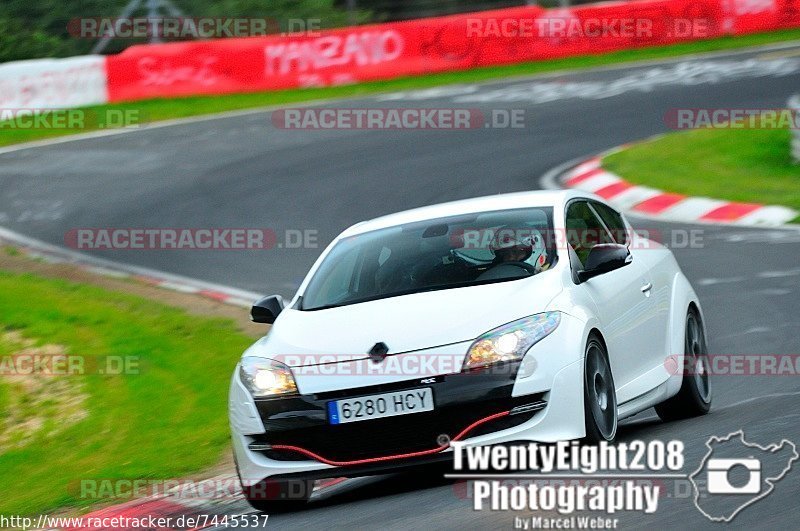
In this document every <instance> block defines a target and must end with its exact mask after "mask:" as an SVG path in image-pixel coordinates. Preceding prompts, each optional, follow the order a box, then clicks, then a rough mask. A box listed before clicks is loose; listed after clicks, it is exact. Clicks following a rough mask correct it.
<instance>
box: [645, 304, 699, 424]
mask: <svg viewBox="0 0 800 531" xmlns="http://www.w3.org/2000/svg"><path fill="white" fill-rule="evenodd" d="M685 335H686V337H685V340H684V356H685V357H684V365H683V383H682V384H681V389H680V391H678V394H677V395H675V396H673V397H672V398H670V399H668V400H665V401H664V402H662V403H660V404H658V405H657V406H656V413H658V416H659V417H661V420H665V421H669V420H678V419H685V418H689V417H696V416H699V415H705V414H706V413H708V411H709V410H710V409H711V387H710V386H709V381H708V349H707V347H706V338H705V334H704V333H703V326H702V323H701V321H700V314H699V313H698V312H697V310H696V309H695V308H690V309H689V311H688V312H687V314H686V333H685Z"/></svg>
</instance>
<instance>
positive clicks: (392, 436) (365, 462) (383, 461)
mask: <svg viewBox="0 0 800 531" xmlns="http://www.w3.org/2000/svg"><path fill="white" fill-rule="evenodd" d="M565 317H566V318H563V319H562V323H561V325H560V326H559V328H558V329H556V331H555V332H553V333H552V334H551V335H549V336H548V337H546V338H544V339H543V340H542V341H541V342H540V343H538V344H537V345H535V346H534V347H533V348H532V349H531V350H530V351H529V352H528V354H526V356H525V359H523V360H522V361H521V362H519V361H518V362H512V363H505V364H500V365H496V366H492V367H491V368H488V369H482V370H475V371H469V372H460V373H453V374H445V375H438V376H435V377H432V378H413V379H402V380H399V381H394V382H383V383H380V384H376V385H371V386H363V387H357V388H348V389H343V390H330V391H325V392H317V393H306V394H301V395H295V396H292V397H283V398H274V399H266V400H256V401H253V400H252V399H251V398H250V395H249V393H248V392H247V391H246V390H245V389H244V387H243V386H242V384H241V382H240V381H239V379H238V377H237V376H236V375H234V378H233V381H232V386H231V427H232V435H233V448H234V456H235V459H236V463H237V467H238V470H239V475H240V477H241V479H242V483H243V484H244V485H245V486H249V485H254V484H256V483H258V482H259V481H262V480H264V479H265V478H268V477H273V478H275V477H286V478H305V479H319V478H325V477H355V476H360V475H369V474H376V473H382V472H386V471H390V470H396V469H399V468H405V467H411V466H416V465H420V464H424V463H429V462H431V461H440V460H447V459H449V458H450V455H451V449H450V448H449V447H448V444H447V442H449V441H451V440H454V439H457V440H461V441H464V442H466V443H468V444H501V443H508V442H525V441H541V442H553V441H557V440H569V439H575V438H579V437H582V436H583V435H584V425H583V423H584V421H583V391H582V389H583V387H582V378H583V360H582V356H579V355H576V354H575V353H576V352H579V349H581V348H582V345H579V344H575V341H574V338H575V337H576V336H577V337H581V335H582V334H583V330H582V328H581V326H582V323H580V322H579V321H578V320H577V319H574V318H571V317H568V316H565ZM529 357H530V358H529ZM531 363H532V366H533V367H535V370H533V371H532V372H531V371H526V370H525V369H522V370H520V368H521V367H522V366H528V367H530V366H531V365H530V364H531ZM526 364H527V365H526ZM424 387H429V388H431V389H432V390H433V397H434V404H435V409H434V410H433V411H428V412H420V413H413V414H407V415H399V416H393V417H387V418H380V419H372V420H364V421H359V422H351V423H345V424H335V425H332V424H330V423H329V420H328V413H327V410H328V409H327V404H328V402H329V401H331V400H336V399H341V398H352V397H358V396H366V395H374V394H380V393H384V392H391V391H397V390H413V389H419V388H424ZM301 389H302V386H301ZM244 404H247V405H246V406H245V405H244Z"/></svg>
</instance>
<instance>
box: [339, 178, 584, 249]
mask: <svg viewBox="0 0 800 531" xmlns="http://www.w3.org/2000/svg"><path fill="white" fill-rule="evenodd" d="M576 197H584V198H588V197H592V198H593V197H594V196H593V195H592V194H586V193H582V192H578V191H575V190H537V191H533V192H516V193H510V194H497V195H489V196H484V197H475V198H471V199H462V200H459V201H450V202H447V203H438V204H435V205H429V206H424V207H420V208H414V209H411V210H404V211H402V212H397V213H394V214H388V215H386V216H381V217H378V218H374V219H371V220H368V221H362V222H360V223H356V224H355V225H353V226H352V227H350V228H348V229H347V230H345V231H344V232H343V233H342V234H341V235H340V237H342V238H344V237H349V236H355V235H356V234H362V233H365V232H370V231H373V230H378V229H385V228H387V227H394V226H397V225H403V224H406V223H414V222H417V221H426V220H431V219H439V218H444V217H449V216H457V215H459V214H472V213H478V212H491V211H494V210H511V209H515V208H528V207H553V208H554V209H556V210H558V209H559V208H563V205H564V204H565V203H566V202H567V201H569V200H570V199H573V198H576Z"/></svg>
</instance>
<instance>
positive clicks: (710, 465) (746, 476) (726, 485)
mask: <svg viewBox="0 0 800 531" xmlns="http://www.w3.org/2000/svg"><path fill="white" fill-rule="evenodd" d="M706 448H707V449H708V452H707V453H706V455H705V456H704V457H703V458H702V460H701V462H700V464H699V465H698V467H697V469H696V470H695V471H694V472H692V473H691V474H689V475H688V476H687V478H688V479H689V481H690V482H691V483H692V487H693V490H694V505H695V507H697V509H698V510H699V511H700V512H701V513H703V515H704V516H705V517H706V518H708V519H709V520H711V521H712V522H730V521H731V520H733V519H734V518H735V517H736V515H737V514H739V513H740V512H741V511H742V510H744V509H746V508H747V507H749V506H750V505H752V504H754V503H756V502H758V501H759V500H761V499H763V498H764V497H766V496H768V495H769V494H770V493H771V492H773V491H774V490H775V487H776V484H777V483H778V482H779V481H780V480H781V479H783V477H784V476H786V475H787V474H789V473H790V471H791V469H792V465H793V464H794V463H795V462H796V461H798V460H800V453H798V451H797V446H796V445H795V444H794V443H793V442H792V441H790V440H788V439H782V440H780V441H778V442H773V443H771V444H767V445H761V444H758V443H753V442H749V441H747V440H746V439H745V437H744V432H743V431H742V430H739V431H735V432H733V433H729V434H728V435H726V436H712V437H711V438H709V439H708V440H707V441H706Z"/></svg>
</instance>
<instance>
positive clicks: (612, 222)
mask: <svg viewBox="0 0 800 531" xmlns="http://www.w3.org/2000/svg"><path fill="white" fill-rule="evenodd" d="M592 208H594V209H595V210H596V211H597V213H598V214H599V215H600V218H601V219H602V220H603V223H605V224H606V227H608V230H610V231H611V235H612V236H613V237H614V240H615V241H616V242H617V243H621V244H622V245H627V244H628V228H627V227H626V226H625V222H624V221H623V220H622V216H621V215H620V213H619V212H617V211H616V210H614V209H613V208H610V207H608V206H606V205H604V204H603V203H592Z"/></svg>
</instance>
